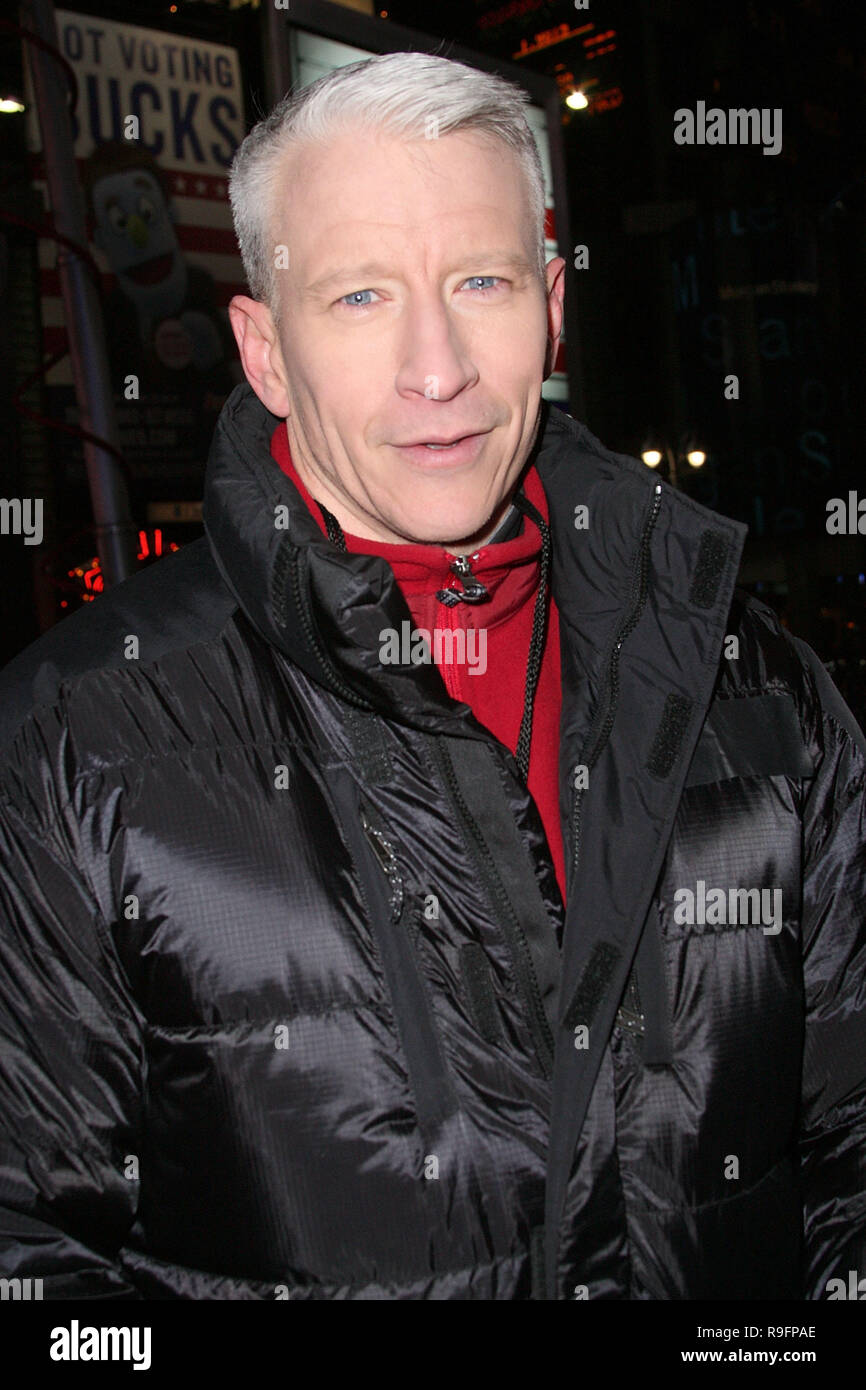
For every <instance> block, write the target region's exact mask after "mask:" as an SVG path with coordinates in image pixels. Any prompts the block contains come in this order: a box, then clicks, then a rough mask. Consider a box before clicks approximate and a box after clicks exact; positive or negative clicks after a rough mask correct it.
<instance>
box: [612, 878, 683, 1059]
mask: <svg viewBox="0 0 866 1390" xmlns="http://www.w3.org/2000/svg"><path fill="white" fill-rule="evenodd" d="M616 1018H617V1023H618V1024H619V1026H620V1028H622V1029H623V1031H624V1032H626V1033H628V1034H630V1036H632V1037H634V1038H639V1039H641V1055H642V1058H643V1063H644V1066H647V1067H667V1066H670V1065H671V1064H672V1062H673V1033H672V1028H671V1006H670V993H669V990H668V983H667V974H666V969H665V957H664V943H663V941H662V936H661V930H660V926H659V920H658V910H657V906H656V904H655V903H654V904H653V905H652V907H651V908H650V911H649V913H648V915H647V919H646V922H645V923H644V928H643V932H642V933H641V938H640V942H639V943H638V948H637V956H636V958H635V961H634V964H633V965H632V968H631V972H630V974H629V977H628V981H627V983H626V987H625V993H624V994H623V998H622V1003H621V1004H620V1006H619V1010H618V1012H617V1016H616Z"/></svg>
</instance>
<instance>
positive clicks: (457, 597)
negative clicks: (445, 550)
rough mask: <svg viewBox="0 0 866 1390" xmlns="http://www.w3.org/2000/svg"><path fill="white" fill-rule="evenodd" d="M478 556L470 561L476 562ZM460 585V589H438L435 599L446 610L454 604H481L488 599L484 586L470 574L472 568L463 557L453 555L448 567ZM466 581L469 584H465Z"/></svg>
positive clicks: (488, 595) (474, 556)
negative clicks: (444, 606) (443, 605)
mask: <svg viewBox="0 0 866 1390" xmlns="http://www.w3.org/2000/svg"><path fill="white" fill-rule="evenodd" d="M477 558H478V556H477V554H476V555H473V556H472V559H473V560H477ZM448 568H449V569H450V570H452V572H453V573H454V574H456V575H457V578H458V579H459V580H460V583H461V584H462V586H463V587H462V589H438V590H437V591H436V597H437V598H438V600H439V602H440V603H444V604H445V605H446V607H447V608H453V607H454V605H455V604H456V603H483V602H484V600H485V599H488V598H489V597H490V594H489V593H488V592H487V589H486V588H485V586H484V585H483V584H482V583H481V581H480V579H476V578H475V575H474V574H473V573H472V566H471V565H470V563H469V560H468V558H467V557H466V556H465V555H455V557H454V559H453V560H452V561H451V563H450V565H449V566H448ZM467 579H469V580H471V583H469V584H467V583H466V581H467Z"/></svg>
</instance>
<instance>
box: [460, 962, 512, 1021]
mask: <svg viewBox="0 0 866 1390" xmlns="http://www.w3.org/2000/svg"><path fill="white" fill-rule="evenodd" d="M460 968H461V970H462V972H463V984H464V986H465V988H466V994H467V997H468V999H469V1003H470V1005H471V1008H472V1013H473V1014H474V1016H475V1022H476V1023H477V1025H478V1031H479V1033H480V1034H481V1036H482V1038H484V1039H485V1040H486V1041H487V1042H500V1041H501V1039H502V1030H501V1029H500V1026H499V1013H498V1011H497V1008H496V999H495V998H494V995H493V985H492V983H491V980H490V964H489V962H488V960H487V957H486V955H485V954H484V947H483V946H479V944H478V942H477V941H468V942H467V943H466V945H465V946H461V947H460Z"/></svg>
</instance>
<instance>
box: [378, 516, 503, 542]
mask: <svg viewBox="0 0 866 1390" xmlns="http://www.w3.org/2000/svg"><path fill="white" fill-rule="evenodd" d="M486 523H487V518H486V517H483V516H482V517H478V516H475V515H473V516H470V517H466V516H456V517H440V516H432V517H431V516H430V514H429V513H426V514H425V515H424V516H423V517H420V516H419V517H412V518H406V520H405V521H403V522H402V523H400V525H399V527H397V526H395V528H394V529H395V530H397V529H399V531H400V533H401V534H402V535H404V536H406V537H407V539H408V541H409V543H410V544H415V545H442V546H446V547H448V548H450V547H452V546H454V545H458V544H461V543H462V542H464V541H469V540H471V539H472V537H473V536H477V535H478V534H479V532H482V531H483V530H484V529H485V526H486Z"/></svg>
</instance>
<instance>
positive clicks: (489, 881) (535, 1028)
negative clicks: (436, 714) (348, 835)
mask: <svg viewBox="0 0 866 1390" xmlns="http://www.w3.org/2000/svg"><path fill="white" fill-rule="evenodd" d="M433 746H434V748H435V752H436V757H437V759H438V761H439V766H440V768H441V771H442V775H443V778H444V780H445V784H446V786H447V787H448V790H449V792H450V795H451V798H452V801H453V803H454V806H455V809H456V811H457V815H458V818H459V820H460V823H461V825H462V828H463V831H464V833H465V835H466V839H467V843H468V844H469V847H470V850H471V852H472V854H473V857H474V859H475V862H476V865H477V867H478V872H479V875H480V878H481V882H482V884H483V886H484V888H485V889H486V891H487V896H488V899H489V900H490V902H491V903H492V904H493V906H494V907H496V906H497V905H498V907H499V909H500V911H501V913H502V916H501V925H502V932H503V935H504V937H505V940H506V944H507V946H508V950H509V953H510V955H511V960H512V964H513V967H514V974H515V978H516V980H517V984H518V987H519V989H520V991H521V993H522V996H523V1000H524V1005H525V1008H526V1015H527V1022H528V1026H529V1032H530V1036H531V1038H532V1042H533V1046H534V1048H535V1051H536V1054H537V1056H538V1060H539V1064H540V1066H541V1070H542V1073H543V1075H544V1077H545V1079H546V1080H548V1081H549V1080H550V1078H551V1076H552V1075H553V1052H554V1041H553V1034H552V1032H551V1030H550V1025H549V1023H548V1021H547V1015H546V1014H545V1012H544V1005H543V1003H542V999H541V990H540V989H539V987H538V979H537V977H536V974H535V968H534V966H533V964H532V956H531V954H530V950H529V944H528V942H527V940H526V933H525V932H524V930H523V928H522V926H521V925H520V921H519V919H518V917H517V914H516V913H515V911H514V909H513V907H512V905H511V900H510V898H509V897H508V894H507V893H506V891H505V888H504V886H503V883H502V880H501V878H500V877H499V874H498V872H497V869H496V862H495V860H494V858H493V855H492V854H491V853H490V849H489V848H488V845H487V843H486V841H485V839H484V836H483V835H482V834H481V832H480V830H479V829H478V827H477V825H476V824H475V822H474V820H473V818H472V816H471V815H470V814H469V809H468V807H467V805H466V802H465V801H464V799H463V795H462V793H461V791H460V787H459V784H458V782H457V778H456V776H455V773H454V766H453V763H452V761H451V755H450V753H449V751H448V749H447V747H446V746H445V743H444V740H443V739H441V738H434V740H433Z"/></svg>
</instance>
